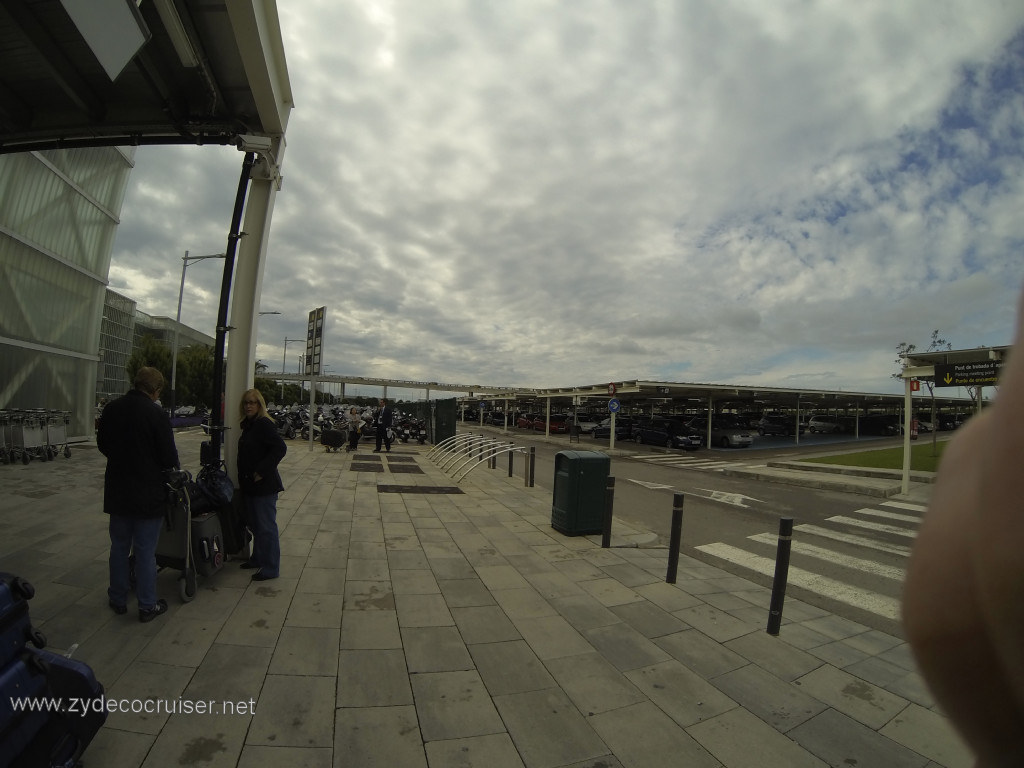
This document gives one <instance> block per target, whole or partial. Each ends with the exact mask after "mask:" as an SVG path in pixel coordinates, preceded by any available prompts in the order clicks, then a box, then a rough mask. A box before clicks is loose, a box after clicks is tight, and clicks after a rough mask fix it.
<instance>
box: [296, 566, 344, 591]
mask: <svg viewBox="0 0 1024 768" xmlns="http://www.w3.org/2000/svg"><path fill="white" fill-rule="evenodd" d="M346 573H347V572H346V570H344V569H339V568H314V567H312V566H310V565H308V564H307V565H306V567H305V568H303V569H302V575H301V576H300V577H299V584H298V586H297V587H296V589H295V592H296V594H324V595H343V594H345V578H346Z"/></svg>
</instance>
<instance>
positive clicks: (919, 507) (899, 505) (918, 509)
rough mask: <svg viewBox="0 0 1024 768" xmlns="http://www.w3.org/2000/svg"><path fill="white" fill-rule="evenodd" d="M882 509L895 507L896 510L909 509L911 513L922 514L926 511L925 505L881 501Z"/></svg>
mask: <svg viewBox="0 0 1024 768" xmlns="http://www.w3.org/2000/svg"><path fill="white" fill-rule="evenodd" d="M882 506H883V507H895V508H896V509H909V510H911V511H913V512H924V511H925V510H926V509H928V506H927V505H925V504H911V503H909V502H906V501H883V502H882Z"/></svg>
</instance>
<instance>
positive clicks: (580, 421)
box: [575, 416, 597, 435]
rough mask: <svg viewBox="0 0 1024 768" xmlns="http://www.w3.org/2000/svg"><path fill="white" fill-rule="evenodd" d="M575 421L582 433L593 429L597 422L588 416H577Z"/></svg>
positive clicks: (588, 432)
mask: <svg viewBox="0 0 1024 768" xmlns="http://www.w3.org/2000/svg"><path fill="white" fill-rule="evenodd" d="M575 423H576V426H578V427H579V429H580V432H581V433H582V434H584V435H589V434H590V433H591V432H593V431H594V427H596V426H597V422H596V421H594V419H593V418H592V417H590V416H577V417H576V422H575Z"/></svg>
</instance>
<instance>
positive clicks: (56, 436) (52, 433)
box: [46, 411, 71, 459]
mask: <svg viewBox="0 0 1024 768" xmlns="http://www.w3.org/2000/svg"><path fill="white" fill-rule="evenodd" d="M70 423H71V414H70V412H69V411H50V412H49V413H47V415H46V447H47V450H48V451H49V454H50V458H51V459H52V458H54V457H55V456H56V455H57V454H58V453H63V454H64V458H65V459H70V458H71V446H69V445H68V424H70Z"/></svg>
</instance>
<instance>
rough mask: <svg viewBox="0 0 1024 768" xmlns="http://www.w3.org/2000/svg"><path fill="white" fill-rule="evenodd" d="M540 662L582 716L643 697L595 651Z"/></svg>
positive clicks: (622, 705)
mask: <svg viewBox="0 0 1024 768" xmlns="http://www.w3.org/2000/svg"><path fill="white" fill-rule="evenodd" d="M544 664H545V666H546V667H547V669H548V671H549V672H550V673H551V675H552V676H553V677H554V678H555V679H556V680H557V681H558V684H559V685H560V686H561V687H562V689H563V690H564V691H565V692H566V694H567V695H568V696H569V698H571V699H572V700H573V702H574V703H575V704H576V706H577V708H579V710H580V712H582V713H583V714H585V715H593V714H595V713H599V712H607V711H609V710H612V709H619V708H620V707H625V706H628V705H630V704H639V703H640V702H642V701H646V700H647V697H646V696H644V695H643V694H642V693H641V692H640V691H639V689H637V687H636V686H635V685H633V683H632V682H631V681H630V680H629V678H627V677H626V676H625V675H624V674H623V673H622V672H620V671H619V670H617V669H616V668H615V666H614V665H613V664H612V663H611V662H609V661H608V660H607V659H606V658H604V656H602V655H601V654H599V653H596V652H590V653H582V654H579V655H576V656H563V657H561V658H557V659H549V660H548V661H546V662H544Z"/></svg>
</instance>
